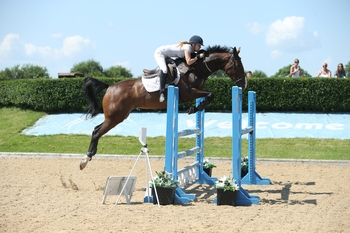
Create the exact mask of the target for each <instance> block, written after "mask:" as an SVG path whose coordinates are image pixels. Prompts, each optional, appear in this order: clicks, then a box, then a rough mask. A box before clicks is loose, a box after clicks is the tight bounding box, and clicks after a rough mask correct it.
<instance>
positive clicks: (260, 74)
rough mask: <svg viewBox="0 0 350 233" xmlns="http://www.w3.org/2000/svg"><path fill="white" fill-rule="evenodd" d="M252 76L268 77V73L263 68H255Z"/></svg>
mask: <svg viewBox="0 0 350 233" xmlns="http://www.w3.org/2000/svg"><path fill="white" fill-rule="evenodd" d="M252 78H267V75H266V74H265V73H264V72H263V71H261V70H254V71H253V73H252Z"/></svg>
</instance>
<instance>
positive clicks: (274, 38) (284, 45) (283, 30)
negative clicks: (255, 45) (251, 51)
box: [266, 16, 319, 52]
mask: <svg viewBox="0 0 350 233" xmlns="http://www.w3.org/2000/svg"><path fill="white" fill-rule="evenodd" d="M266 44H267V45H268V46H270V47H272V48H276V49H279V50H281V51H288V52H301V51H306V50H311V49H313V48H317V47H319V39H318V34H317V32H310V31H308V30H307V29H306V28H305V19H304V17H297V16H291V17H286V18H284V19H283V20H277V21H275V22H273V23H272V24H271V25H270V26H269V29H268V31H267V33H266Z"/></svg>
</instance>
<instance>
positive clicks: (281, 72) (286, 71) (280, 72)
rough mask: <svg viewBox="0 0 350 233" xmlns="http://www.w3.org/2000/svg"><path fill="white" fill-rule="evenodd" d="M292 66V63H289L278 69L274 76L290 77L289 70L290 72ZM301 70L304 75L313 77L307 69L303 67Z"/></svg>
mask: <svg viewBox="0 0 350 233" xmlns="http://www.w3.org/2000/svg"><path fill="white" fill-rule="evenodd" d="M291 66H292V65H287V66H285V67H283V68H281V69H279V70H278V71H277V73H276V74H274V75H273V77H276V78H284V77H290V74H289V72H290V67H291ZM300 71H301V74H302V75H301V76H302V77H312V76H311V75H310V74H309V73H308V72H307V71H306V70H303V69H302V68H300Z"/></svg>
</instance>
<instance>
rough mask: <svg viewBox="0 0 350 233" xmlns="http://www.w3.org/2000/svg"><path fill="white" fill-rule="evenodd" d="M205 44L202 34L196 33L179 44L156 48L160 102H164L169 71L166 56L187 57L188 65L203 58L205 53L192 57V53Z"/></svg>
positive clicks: (155, 57) (155, 56)
mask: <svg viewBox="0 0 350 233" xmlns="http://www.w3.org/2000/svg"><path fill="white" fill-rule="evenodd" d="M201 46H203V39H202V38H201V37H200V36H197V35H194V36H192V37H191V38H190V40H189V41H188V42H187V41H182V42H180V43H178V44H173V45H162V46H160V47H159V48H157V49H156V51H155V52H154V59H155V60H156V62H157V64H158V66H159V68H160V70H161V71H160V77H159V78H160V96H159V102H164V100H165V97H164V89H165V81H166V76H167V73H168V69H167V65H166V58H167V57H177V58H185V60H186V63H187V65H188V66H190V65H192V64H193V63H195V62H196V61H197V60H198V59H200V58H203V57H204V56H205V54H204V53H201V54H198V55H197V56H196V57H194V58H191V53H193V52H195V51H199V50H200V49H201Z"/></svg>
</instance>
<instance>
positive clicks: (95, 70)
mask: <svg viewBox="0 0 350 233" xmlns="http://www.w3.org/2000/svg"><path fill="white" fill-rule="evenodd" d="M70 72H72V73H73V72H79V73H83V74H84V75H85V76H92V77H105V74H104V73H103V68H102V66H101V65H100V63H99V62H97V61H95V60H93V59H91V60H87V61H83V62H79V63H77V64H74V65H73V68H72V69H71V70H70Z"/></svg>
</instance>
